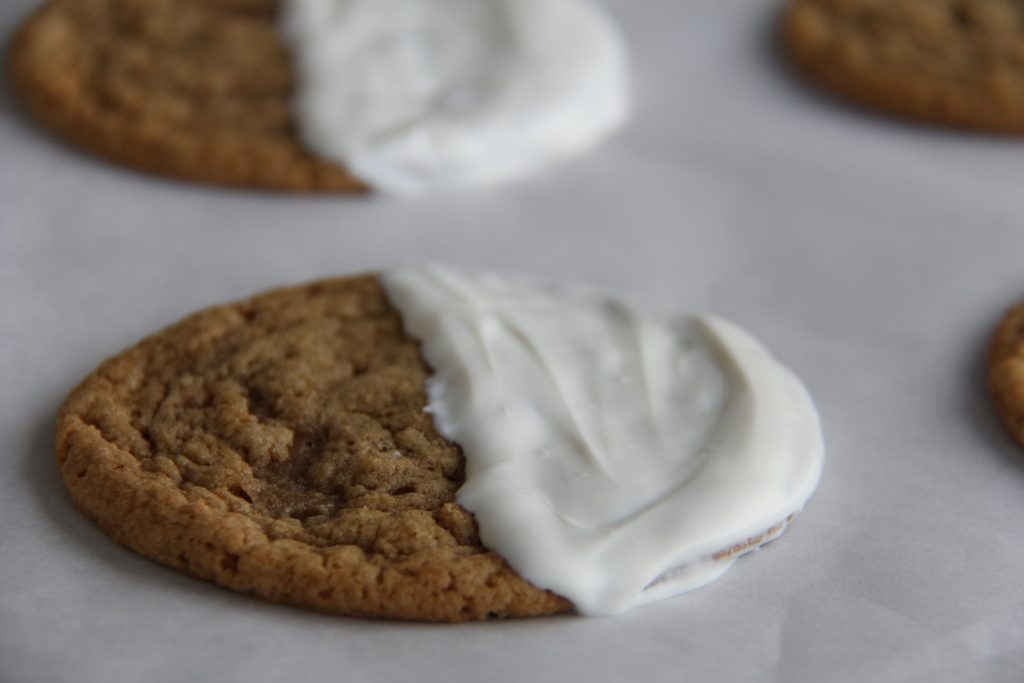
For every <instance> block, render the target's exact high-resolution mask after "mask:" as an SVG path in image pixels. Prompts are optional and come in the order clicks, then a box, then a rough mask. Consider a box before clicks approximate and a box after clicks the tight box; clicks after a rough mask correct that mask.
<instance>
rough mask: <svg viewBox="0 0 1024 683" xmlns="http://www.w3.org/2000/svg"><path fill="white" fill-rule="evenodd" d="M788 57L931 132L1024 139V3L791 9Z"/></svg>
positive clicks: (944, 0) (886, 1)
mask: <svg viewBox="0 0 1024 683" xmlns="http://www.w3.org/2000/svg"><path fill="white" fill-rule="evenodd" d="M782 28H783V34H784V40H785V44H786V47H787V49H788V51H789V53H790V54H791V56H792V58H793V59H794V61H795V62H796V63H797V64H798V65H799V66H800V68H801V69H803V71H805V72H806V73H807V74H808V75H809V76H810V77H811V78H812V79H813V80H814V81H816V82H817V83H819V84H820V85H822V86H824V87H825V88H828V89H829V90H831V91H833V92H835V93H838V94H839V95H841V96H843V97H846V98H848V99H850V100H854V101H857V102H860V103H863V104H866V105H869V106H872V107H876V108H878V109H881V110H885V111H888V112H890V113H893V114H897V115H901V116H907V117H911V118H915V119H920V120H924V121H929V122H933V123H940V124H948V125H954V126H964V127H970V128H978V129H985V130H989V131H994V132H1001V133H1016V134H1022V133H1024V3H1021V2H1019V0H791V4H790V5H789V7H788V8H787V10H786V12H785V15H784V17H783V22H782Z"/></svg>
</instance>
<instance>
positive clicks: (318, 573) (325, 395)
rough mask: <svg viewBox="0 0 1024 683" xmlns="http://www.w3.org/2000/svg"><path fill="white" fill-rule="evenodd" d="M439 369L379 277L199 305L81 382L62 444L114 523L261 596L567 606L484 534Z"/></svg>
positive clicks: (136, 542) (434, 607) (437, 610)
mask: <svg viewBox="0 0 1024 683" xmlns="http://www.w3.org/2000/svg"><path fill="white" fill-rule="evenodd" d="M428 373H429V369H428V367H427V366H426V363H425V362H424V360H423V359H422V357H421V354H420V349H419V344H418V343H417V342H416V341H415V340H414V339H412V338H410V337H409V336H407V335H406V334H405V333H404V332H403V330H402V324H401V320H400V318H399V316H398V314H397V312H396V311H395V310H394V309H393V308H392V307H391V306H390V304H389V303H388V301H387V299H386V297H385V295H384V292H383V290H382V288H381V286H380V283H379V282H378V280H377V279H376V278H375V277H373V276H366V277H359V278H347V279H336V280H325V281H321V282H317V283H313V284H310V285H306V286H302V287H296V288H290V289H283V290H278V291H274V292H270V293H267V294H264V295H261V296H257V297H255V298H253V299H250V300H247V301H242V302H239V303H235V304H230V305H226V306H221V307H216V308H212V309H208V310H206V311H203V312H200V313H197V314H195V315H193V316H191V317H189V318H186V319H185V320H183V321H181V322H179V323H178V324H176V325H174V326H172V327H170V328H168V329H166V330H164V331H162V332H159V333H157V334H156V335H154V336H152V337H149V338H147V339H145V340H143V341H142V342H140V343H139V344H137V345H135V346H133V347H131V348H129V349H127V350H126V351H124V352H122V353H121V354H119V355H117V356H115V357H113V358H111V359H109V360H107V361H106V362H104V363H103V364H102V365H101V366H100V367H99V368H97V369H96V370H95V371H94V372H93V373H92V374H91V375H89V377H87V378H86V379H85V380H84V381H83V382H82V384H81V385H79V386H78V387H77V388H76V389H75V390H74V391H73V392H72V393H71V395H70V396H69V397H68V399H67V401H66V402H65V404H64V406H63V407H62V408H61V411H60V416H59V419H58V425H57V460H58V464H59V466H60V470H61V473H62V475H63V478H64V482H65V484H66V486H67V488H68V490H69V491H70V493H71V495H72V497H73V498H74V500H75V501H76V503H77V504H78V506H79V507H80V508H81V509H82V510H83V511H84V512H85V513H86V514H87V515H89V516H90V517H91V518H93V519H94V520H95V521H96V522H97V523H98V524H99V526H100V527H101V528H102V529H103V530H104V531H105V532H106V533H107V534H109V535H110V536H111V537H113V538H114V539H115V540H117V541H119V542H121V543H123V544H125V545H128V546H129V547H131V548H133V549H134V550H136V551H137V552H139V553H140V554H142V555H144V556H146V557H149V558H151V559H154V560H156V561H158V562H162V563H164V564H167V565H170V566H172V567H175V568H177V569H180V570H183V571H185V572H188V573H190V574H193V575H195V576H198V577H201V578H204V579H209V580H212V581H215V582H216V583H219V584H221V585H224V586H227V587H229V588H233V589H235V590H238V591H242V592H245V593H250V594H253V595H257V596H259V597H262V598H265V599H267V600H271V601H275V602H282V603H289V604H295V605H300V606H304V607H309V608H314V609H318V610H323V611H327V612H334V613H338V614H345V615H353V616H369V617H395V618H406V619H422V620H442V621H464V620H472V619H485V618H487V617H493V616H529V615H539V614H547V613H552V612H559V611H566V610H569V609H571V605H570V604H569V602H568V601H566V600H565V599H564V598H561V597H558V596H556V595H554V594H552V593H550V592H547V591H543V590H541V589H539V588H537V587H535V586H533V585H532V584H530V583H528V582H527V581H525V580H524V579H522V578H521V577H519V576H518V575H517V574H516V573H515V572H513V571H512V570H511V569H510V568H509V567H508V566H507V565H506V563H505V562H504V561H503V560H502V559H501V557H499V556H498V555H496V554H495V553H493V552H490V551H488V550H487V549H485V548H484V547H482V546H481V544H480V540H479V536H478V533H477V528H476V524H475V522H474V520H473V518H472V516H471V515H470V514H469V513H468V512H466V511H465V510H464V509H463V508H461V507H460V506H459V505H458V504H456V503H455V492H456V490H457V489H458V487H459V485H460V484H461V482H462V480H463V476H464V474H463V469H464V460H463V456H462V454H461V453H460V451H459V449H458V447H457V446H456V445H455V444H453V443H452V442H450V441H448V440H446V439H445V438H444V437H443V436H442V435H440V434H439V433H438V432H437V430H436V429H435V428H434V425H433V423H432V420H431V418H430V416H429V414H428V413H426V412H424V407H425V405H426V395H425V389H424V382H425V380H426V378H427V376H428Z"/></svg>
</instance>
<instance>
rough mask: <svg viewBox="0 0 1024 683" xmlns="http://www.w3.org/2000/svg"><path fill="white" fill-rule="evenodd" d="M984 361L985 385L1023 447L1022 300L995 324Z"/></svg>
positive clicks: (1023, 345) (1023, 339)
mask: <svg viewBox="0 0 1024 683" xmlns="http://www.w3.org/2000/svg"><path fill="white" fill-rule="evenodd" d="M988 361H989V374H988V384H989V390H990V391H991V393H992V399H993V401H994V402H995V405H996V412H998V413H999V417H1000V418H1002V420H1003V423H1004V424H1005V425H1006V428H1007V429H1008V430H1009V431H1010V434H1011V435H1012V436H1013V438H1015V439H1016V440H1017V441H1018V443H1020V444H1021V445H1022V446H1024V303H1021V304H1019V305H1018V306H1016V307H1015V308H1012V309H1011V310H1010V311H1009V312H1008V313H1007V314H1006V316H1005V317H1003V320H1002V322H1000V323H999V326H998V327H997V328H996V332H995V335H993V337H992V344H991V346H990V347H989V356H988Z"/></svg>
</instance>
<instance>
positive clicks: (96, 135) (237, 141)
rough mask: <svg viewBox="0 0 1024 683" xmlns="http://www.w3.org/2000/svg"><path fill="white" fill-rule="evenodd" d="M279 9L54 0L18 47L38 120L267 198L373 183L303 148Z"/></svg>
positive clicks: (123, 157)
mask: <svg viewBox="0 0 1024 683" xmlns="http://www.w3.org/2000/svg"><path fill="white" fill-rule="evenodd" d="M276 6H277V3H276V0H51V1H50V2H49V3H47V4H46V5H44V6H43V7H42V8H41V9H39V10H38V11H37V12H36V13H35V14H34V15H32V16H31V17H30V18H29V19H28V20H27V21H26V22H25V24H24V25H23V26H22V27H21V29H20V30H19V31H18V32H17V33H16V35H15V37H14V39H13V42H12V43H11V46H10V54H9V57H8V66H9V72H10V74H9V75H10V79H11V82H12V84H13V87H14V90H15V92H16V94H17V95H18V97H19V98H20V99H21V100H22V102H23V103H24V105H25V107H26V108H27V109H28V111H29V112H30V113H31V114H32V115H33V116H34V117H35V118H36V119H38V120H39V121H40V122H42V123H43V124H44V125H45V126H47V127H48V128H50V129H51V130H52V131H54V132H55V133H57V134H59V135H60V136H62V137H64V138H65V139H67V140H69V141H71V142H73V143H75V144H77V145H79V146H81V147H84V148H86V149H88V150H91V151H92V152H95V153H97V154H100V155H102V156H104V157H107V158H109V159H111V160H113V161H116V162H119V163H122V164H127V165H130V166H134V167H136V168H140V169H144V170H147V171H152V172H155V173H160V174H165V175H170V176H175V177H178V178H183V179H188V180H194V181H201V182H209V183H217V184H225V185H238V186H247V187H256V188H265V189H280V190H293V191H341V192H358V191H362V190H365V186H364V185H363V184H362V183H361V182H359V181H358V180H357V179H355V178H353V177H352V176H351V175H349V174H348V173H347V172H346V171H345V170H344V169H342V168H340V167H338V166H337V165H335V164H332V163H329V162H327V161H323V160H320V159H318V158H317V157H315V156H314V155H313V154H311V153H310V152H308V151H306V150H305V149H304V148H303V147H302V146H301V144H300V143H299V140H298V137H297V135H296V132H295V124H294V121H293V119H292V116H291V114H290V110H289V100H290V96H291V91H292V79H293V74H292V69H291V66H290V62H289V57H288V54H287V51H286V49H285V47H284V45H282V43H281V40H280V38H279V37H278V34H277V31H276V28H275V21H276Z"/></svg>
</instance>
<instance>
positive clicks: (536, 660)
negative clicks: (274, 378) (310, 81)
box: [0, 0, 1024, 683]
mask: <svg viewBox="0 0 1024 683" xmlns="http://www.w3.org/2000/svg"><path fill="white" fill-rule="evenodd" d="M608 4H609V5H610V7H611V9H612V11H613V12H615V14H616V15H617V17H618V18H619V19H620V21H621V23H622V25H623V27H624V30H625V32H626V33H627V36H628V38H629V40H630V44H631V46H632V50H633V67H634V71H635V85H636V105H637V110H636V114H635V117H634V119H633V123H632V125H631V126H630V127H629V128H628V129H627V130H626V131H625V132H623V133H622V134H621V135H619V136H618V137H616V138H615V139H614V140H612V141H611V142H610V143H609V144H607V145H606V146H604V147H602V148H601V149H599V150H598V151H596V152H595V153H593V154H590V155H588V156H586V157H584V158H581V159H579V160H576V161H573V162H570V163H567V164H564V165H561V166H558V167H555V168H552V169H551V170H550V171H549V172H547V173H543V174H541V175H539V176H537V177H534V178H532V179H530V180H528V181H525V182H521V183H518V184H515V185H510V186H504V187H500V188H495V189H492V190H484V191H475V192H464V193H456V194H450V195H445V196H440V197H433V198H429V199H424V200H418V201H396V200H391V199H387V198H373V199H346V198H310V197H288V196H279V195H272V194H260V193H254V192H240V191H230V190H221V189H211V188H203V187H198V186H192V185H188V184H183V183H175V182H171V181H166V180H163V179H159V178H153V177H149V176H145V175H142V174H138V173H135V172H132V171H128V170H122V169H119V168H115V167H112V166H110V165H107V164H105V163H103V162H101V161H98V160H96V159H94V158H91V157H88V156H85V155H83V154H81V153H79V152H77V151H75V150H72V149H69V148H67V147H65V146H63V145H62V144H60V143H57V142H55V141H53V140H52V139H51V138H50V137H49V136H48V135H46V134H44V133H43V132H41V131H40V130H39V129H37V128H36V127H35V126H34V125H33V124H32V123H30V122H29V121H28V120H27V119H26V118H25V117H24V116H23V115H22V114H21V113H20V112H19V111H18V110H17V108H16V106H15V105H14V103H13V102H12V100H11V97H10V95H9V94H4V95H3V96H2V99H0V311H2V317H0V325H2V327H0V345H2V346H0V358H2V368H0V372H2V374H0V435H2V448H0V553H2V557H0V680H2V681H4V682H5V683H6V682H21V681H47V682H52V683H60V682H64V681H69V682H70V681H74V682H75V683H89V682H93V681H95V682H109V681H245V682H246V683H257V682H262V681H390V680H394V681H398V680H420V681H495V682H502V681H517V682H520V681H533V680H536V681H548V680H551V681H554V680H569V681H623V680H637V681H670V680H671V681H680V680H686V681H702V680H715V681H744V680H757V681H760V680H764V681H825V680H830V681H831V680H834V681H915V680H920V681H966V680H992V681H1020V680H1024V589H1022V586H1024V449H1022V448H1020V447H1017V446H1015V445H1014V444H1013V443H1012V442H1011V441H1010V440H1009V439H1008V437H1007V436H1006V435H1005V433H1004V431H1003V430H1002V428H1001V426H1000V425H999V423H998V422H997V421H996V420H995V418H994V417H993V415H992V411H991V409H990V405H989V402H988V400H987V396H986V394H985V392H984V388H983V362H982V357H983V352H984V346H985V343H986V339H987V336H988V334H989V332H990V329H991V328H992V326H993V325H994V323H995V322H996V320H997V319H998V317H999V316H1000V314H1001V313H1002V311H1003V310H1004V309H1005V308H1006V307H1007V306H1008V305H1009V304H1010V303H1012V302H1013V301H1014V300H1016V299H1019V298H1020V297H1021V296H1022V295H1024V221H1022V216H1024V191H1022V189H1021V187H1022V185H1021V180H1022V178H1024V142H1022V141H1020V140H1013V139H1004V138H995V137H986V136H980V135H971V134H961V133H953V132H947V131H941V130H935V129H929V128H927V127H919V126H914V125H908V124H904V123H898V122H894V121H891V120H888V119H886V118H883V117H879V116H874V115H872V114H868V113H865V112H862V111H860V110H857V109H853V108H848V107H845V106H843V105H839V104H836V103H834V102H833V101H831V100H829V99H828V98H825V97H822V96H819V95H817V94H816V93H814V92H812V91H810V90H809V89H807V88H805V87H804V85H803V84H802V83H801V82H800V81H799V80H798V79H795V78H793V77H792V76H791V75H790V73H789V71H788V70H787V69H786V66H785V64H784V62H783V61H782V60H781V58H780V57H779V56H778V54H777V51H776V49H775V48H774V40H773V34H772V31H773V22H774V18H775V15H776V12H777V10H778V6H777V5H776V3H775V2H765V1H763V0H761V1H758V0H718V1H715V0H703V1H697V0H692V1H690V0H645V1H644V2H630V1H629V0H614V1H610V2H609V3H608ZM32 5H33V3H32V2H30V1H28V0H5V1H4V2H3V4H2V6H0V22H2V23H0V30H2V32H3V35H5V36H6V35H9V32H10V30H11V28H12V27H13V26H14V23H15V22H16V21H17V19H18V18H19V17H20V16H22V15H23V14H24V13H25V12H26V11H27V10H28V9H29V8H30V7H31V6H32ZM424 259H433V260H440V261H445V262H449V263H454V264H461V265H465V266H469V267H474V268H489V269H497V270H504V271H509V272H517V273H524V274H528V275H532V276H535V277H538V278H543V279H548V280H550V279H555V280H571V281H583V282H589V283H592V284H595V285H597V286H599V287H602V288H605V289H610V290H613V291H616V292H619V293H620V294H622V295H623V296H626V297H628V298H631V299H633V300H635V301H639V302H641V303H644V304H647V305H650V306H653V307H660V308H667V309H678V310H688V309H699V310H707V311H712V312H715V313H718V314H720V315H723V316H726V317H728V318H731V319H733V320H734V321H736V322H738V323H739V324H741V325H743V326H744V327H746V328H748V329H749V330H751V331H752V332H754V333H755V334H756V335H757V336H758V337H759V338H761V339H762V340H763V341H764V342H765V343H766V344H767V345H768V346H769V348H771V349H772V350H773V351H774V352H775V353H776V354H777V355H778V356H779V357H780V358H782V359H783V360H784V361H785V362H786V363H787V364H788V365H790V366H791V367H792V368H794V370H795V371H796V372H797V373H798V374H799V375H800V376H801V377H802V378H803V379H804V380H805V382H806V383H807V385H808V386H809V388H810V390H811V393H812V394H813V395H814V397H815V399H816V401H817V403H818V406H819V408H820V411H821V414H822V417H823V420H824V426H825V434H826V440H827V444H828V460H827V463H826V469H825V474H824V478H823V480H822V482H821V486H820V488H819V490H818V492H817V494H816V495H815V497H814V498H813V499H812V500H811V502H810V504H809V505H808V507H807V509H806V510H805V511H804V513H803V514H802V515H801V516H800V517H799V518H798V519H797V520H796V522H795V523H794V524H793V525H792V526H791V527H790V529H789V530H788V531H787V533H786V534H785V536H784V537H783V538H781V539H780V540H779V541H777V542H776V543H774V544H772V545H771V546H769V547H768V548H766V549H764V550H762V551H760V552H757V553H755V554H753V555H751V556H748V557H746V558H743V559H742V560H741V561H739V562H738V563H737V565H736V566H735V567H734V568H733V569H732V570H731V571H729V572H728V573H727V574H726V575H725V576H724V577H723V578H722V579H720V580H719V581H717V582H715V583H714V584H712V585H710V586H708V587H706V588H704V589H701V590H699V591H696V592H693V593H690V594H688V595H685V596H682V597H679V598H677V599H673V600H670V601H667V602H662V603H660V604H657V605H653V606H649V607H645V608H640V609H636V610H634V611H632V612H630V613H627V614H625V615H622V616H619V617H614V618H606V619H582V618H578V617H562V618H551V619H540V620H528V621H511V622H500V623H485V624H476V625H466V626H436V625H417V624H400V623H389V622H368V621H358V620H348V619H341V618H333V617H327V616H322V615H318V614H313V613H308V612H305V611H301V610H297V609H290V608H286V607H280V606H274V605H269V604H265V603H262V602H260V601H257V600H255V599H252V598H248V597H245V596H241V595H235V594H233V593H231V592H229V591H226V590H223V589H220V588H217V587H215V586H213V585H210V584H206V583H203V582H201V581H197V580H194V579H191V578H189V577H186V576H184V575H181V574H178V573H176V572H174V571H172V570H169V569H165V568H163V567H160V566H157V565H155V564H153V563H151V562H149V561H147V560H144V559H142V558H140V557H138V556H136V555H134V554H133V553H132V552H130V551H128V550H125V549H123V548H121V547H119V546H117V545H116V544H114V543H113V542H111V541H109V540H108V539H107V538H106V537H104V536H103V535H102V534H101V533H100V532H99V531H98V530H97V529H96V528H95V527H94V526H93V525H92V524H91V523H90V522H89V521H87V520H86V519H85V518H84V517H83V516H81V515H80V514H79V513H78V512H77V511H76V510H75V508H74V507H73V505H72V503H71V502H70V500H69V498H68V497H67V495H66V494H65V493H64V491H63V488H62V487H61V485H60V482H59V478H58V475H57V473H56V468H55V466H54V463H53V459H54V458H53V446H52V436H51V434H52V429H53V422H54V415H55V412H56V410H57V408H58V406H59V404H60V401H61V399H62V398H63V397H64V396H65V395H66V393H67V392H68V391H69V390H70V389H71V388H72V386H73V385H74V384H76V383H77V382H78V381H79V380H80V379H81V378H82V377H83V376H84V375H85V374H86V373H87V372H88V371H89V370H91V369H92V368H93V367H94V366H95V365H96V364H98V363H99V361H101V360H102V359H103V358H104V357H106V356H108V355H110V354H112V353H115V352H116V351H118V350H119V349H121V348H123V347H124V346H126V345H128V344H130V343H132V342H134V341H135V340H137V339H138V338H140V337H142V336H143V335H145V334H147V333H149V332H151V331H154V330H156V329H158V328H160V327H162V326H163V325H166V324H169V323H171V322H173V321H175V320H177V319H178V318H179V317H181V316H183V315H185V314H186V313H189V312H191V311H193V310H195V309H198V308H201V307H204V306H206V305H209V304H213V303H218V302H222V301H227V300H231V299H233V298H238V297H242V296H245V295H248V294H250V293H252V292H255V291H259V290H261V289H265V288H270V287H273V286H277V285H280V284H285V283H292V282H299V281H304V280H309V279H313V278H317V277H320V276H324V275H329V274H344V273H354V272H361V271H366V270H372V269H375V268H378V267H381V266H386V265H389V264H393V263H398V262H405V261H412V260H424Z"/></svg>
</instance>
